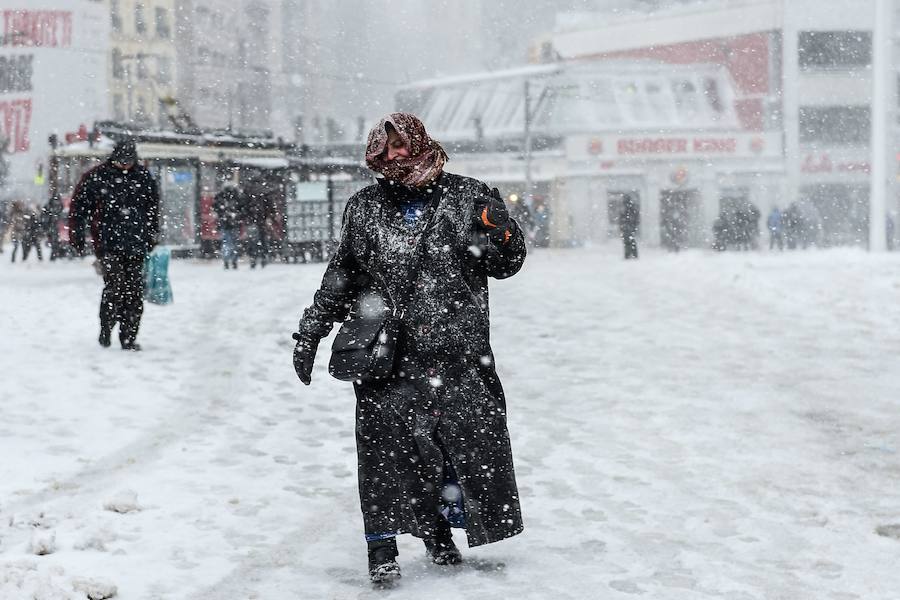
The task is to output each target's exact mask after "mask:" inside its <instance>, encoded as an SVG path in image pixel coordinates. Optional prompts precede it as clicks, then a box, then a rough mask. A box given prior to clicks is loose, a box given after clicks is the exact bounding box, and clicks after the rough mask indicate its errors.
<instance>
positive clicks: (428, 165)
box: [366, 113, 447, 188]
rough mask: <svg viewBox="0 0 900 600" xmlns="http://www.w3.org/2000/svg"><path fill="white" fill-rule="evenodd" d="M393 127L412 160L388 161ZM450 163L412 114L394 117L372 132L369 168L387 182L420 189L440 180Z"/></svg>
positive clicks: (445, 154) (438, 145) (391, 116)
mask: <svg viewBox="0 0 900 600" xmlns="http://www.w3.org/2000/svg"><path fill="white" fill-rule="evenodd" d="M388 124H390V125H392V126H393V127H394V129H396V130H397V135H399V136H400V139H402V140H403V142H404V143H405V144H406V147H407V149H409V158H402V157H400V158H396V159H395V160H390V161H389V160H387V156H386V153H385V150H387V140H388V134H387V126H388ZM445 162H447V153H446V152H444V149H443V148H441V145H440V144H439V143H437V142H436V141H434V140H433V139H431V137H429V135H428V133H427V132H426V131H425V126H424V125H423V124H422V121H420V120H419V119H418V117H416V116H415V115H411V114H409V113H391V114H389V115H388V116H386V117H384V118H383V119H381V120H380V121H379V122H378V124H377V125H375V127H373V128H372V131H370V132H369V141H368V142H367V143H366V166H367V167H369V168H370V169H372V170H373V171H375V172H376V173H381V174H382V175H384V176H385V177H386V178H387V179H390V180H393V181H397V182H399V183H402V184H403V185H405V186H407V187H411V188H420V187H424V186H425V185H427V184H429V183H431V182H432V181H434V180H435V179H437V177H438V175H440V174H441V171H443V169H444V163H445Z"/></svg>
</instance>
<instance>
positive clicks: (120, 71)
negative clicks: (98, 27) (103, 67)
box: [112, 48, 125, 79]
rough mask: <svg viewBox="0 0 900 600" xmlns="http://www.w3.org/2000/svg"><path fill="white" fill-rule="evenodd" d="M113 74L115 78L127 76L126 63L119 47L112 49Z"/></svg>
mask: <svg viewBox="0 0 900 600" xmlns="http://www.w3.org/2000/svg"><path fill="white" fill-rule="evenodd" d="M112 76H113V78H114V79H122V78H123V77H125V65H124V64H122V51H121V50H119V49H118V48H113V50H112Z"/></svg>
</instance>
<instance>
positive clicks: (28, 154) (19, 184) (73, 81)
mask: <svg viewBox="0 0 900 600" xmlns="http://www.w3.org/2000/svg"><path fill="white" fill-rule="evenodd" d="M108 40H109V21H108V19H107V16H106V7H105V6H104V4H103V3H102V2H95V1H92V0H0V140H2V141H0V143H2V144H3V151H2V152H0V154H2V156H3V159H4V161H5V163H6V165H7V166H8V172H7V173H6V178H5V179H6V181H5V185H4V188H3V190H2V195H0V200H3V199H20V200H25V201H30V202H40V203H43V202H44V201H45V199H46V194H47V187H46V175H47V162H46V161H47V154H48V151H49V145H48V143H47V142H48V138H49V136H50V135H53V134H57V135H60V136H61V135H63V134H64V133H65V132H68V131H73V130H75V129H77V128H78V126H79V124H80V123H87V124H90V123H91V122H92V121H93V120H94V119H102V118H105V117H106V115H107V111H108V106H109V105H108V96H107V94H106V89H107V82H108V70H107V69H108V63H107V57H108Z"/></svg>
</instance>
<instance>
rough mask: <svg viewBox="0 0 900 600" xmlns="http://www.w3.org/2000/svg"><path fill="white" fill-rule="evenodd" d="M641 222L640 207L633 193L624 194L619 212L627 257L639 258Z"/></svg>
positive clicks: (620, 228) (620, 229) (620, 227)
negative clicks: (639, 227) (638, 234)
mask: <svg viewBox="0 0 900 600" xmlns="http://www.w3.org/2000/svg"><path fill="white" fill-rule="evenodd" d="M640 223H641V214H640V209H639V208H638V206H637V204H636V203H635V201H634V200H633V199H632V198H631V195H629V194H625V195H624V196H622V211H621V212H620V213H619V231H620V232H621V234H622V242H623V243H624V244H625V258H626V259H629V258H637V257H638V247H637V230H638V226H639V225H640Z"/></svg>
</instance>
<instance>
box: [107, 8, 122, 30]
mask: <svg viewBox="0 0 900 600" xmlns="http://www.w3.org/2000/svg"><path fill="white" fill-rule="evenodd" d="M109 18H110V22H111V24H112V29H113V31H116V32H121V31H122V9H121V7H120V6H119V0H110V3H109Z"/></svg>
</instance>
